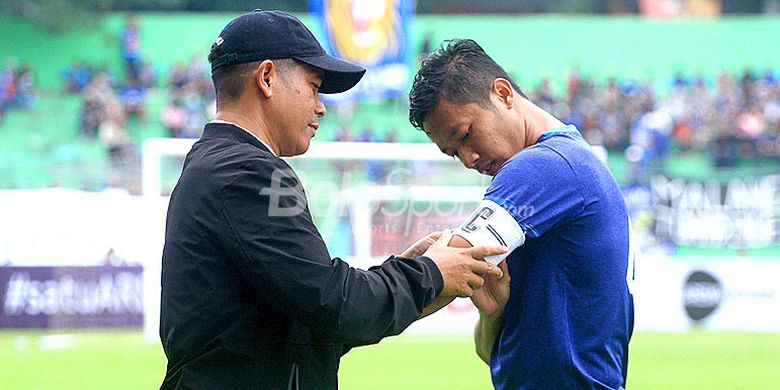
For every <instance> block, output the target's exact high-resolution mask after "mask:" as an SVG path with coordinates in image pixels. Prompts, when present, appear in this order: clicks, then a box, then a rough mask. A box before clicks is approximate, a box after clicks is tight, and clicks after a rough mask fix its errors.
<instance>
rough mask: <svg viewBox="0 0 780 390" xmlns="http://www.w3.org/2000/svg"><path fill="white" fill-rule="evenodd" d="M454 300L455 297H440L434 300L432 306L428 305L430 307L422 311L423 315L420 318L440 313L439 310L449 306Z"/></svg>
mask: <svg viewBox="0 0 780 390" xmlns="http://www.w3.org/2000/svg"><path fill="white" fill-rule="evenodd" d="M454 299H455V297H443V296H438V297H436V298H434V299H433V302H431V304H430V305H428V307H426V308H424V309H423V310H422V313H421V314H420V318H423V317H426V316H428V315H431V314H433V313H436V312H437V311H439V309H441V308H443V307H444V306H447V305H449V304H450V302H452V301H453V300H454Z"/></svg>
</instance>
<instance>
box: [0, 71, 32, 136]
mask: <svg viewBox="0 0 780 390" xmlns="http://www.w3.org/2000/svg"><path fill="white" fill-rule="evenodd" d="M36 93H37V90H36V87H35V75H34V74H33V71H32V67H31V66H30V65H29V64H21V65H20V64H19V63H18V62H17V61H16V59H14V58H8V59H6V61H5V64H4V65H3V67H2V68H0V123H2V121H3V117H4V116H5V111H6V110H8V109H11V108H20V109H30V108H32V107H33V105H34V104H35V95H36Z"/></svg>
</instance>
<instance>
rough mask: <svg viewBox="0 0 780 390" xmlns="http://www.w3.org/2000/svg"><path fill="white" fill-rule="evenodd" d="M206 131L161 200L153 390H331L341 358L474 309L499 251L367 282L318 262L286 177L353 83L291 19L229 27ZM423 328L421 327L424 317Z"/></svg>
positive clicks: (244, 20)
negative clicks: (446, 307) (327, 102)
mask: <svg viewBox="0 0 780 390" xmlns="http://www.w3.org/2000/svg"><path fill="white" fill-rule="evenodd" d="M209 61H210V62H211V71H212V78H213V80H214V85H215V88H216V92H217V119H216V120H215V121H212V122H210V123H208V124H206V126H205V129H204V131H203V135H202V137H201V138H200V140H198V141H197V142H196V143H195V145H194V146H193V147H192V150H191V151H190V152H189V154H188V155H187V158H186V160H185V163H184V170H183V172H182V175H181V177H180V179H179V182H178V184H177V185H176V188H175V189H174V191H173V193H172V194H171V200H170V206H169V208H168V219H167V226H166V234H165V249H164V251H163V260H162V262H163V264H162V304H161V321H160V337H161V339H162V344H163V348H164V350H165V354H166V356H167V357H168V367H167V372H166V375H165V379H164V381H163V384H162V386H161V388H163V389H249V388H251V389H334V388H336V387H337V370H338V364H339V359H340V357H341V356H342V355H343V354H344V353H345V352H346V351H348V350H349V348H351V347H354V346H358V345H365V344H372V343H376V342H378V341H379V340H380V339H381V338H383V337H386V336H390V335H395V334H398V333H400V332H401V331H403V329H405V328H406V327H407V326H408V325H409V324H410V323H411V322H412V321H414V320H415V319H417V318H419V316H420V314H421V313H422V311H423V309H424V308H426V307H429V309H428V311H430V310H432V309H431V308H435V307H439V305H437V304H436V303H435V302H434V299H436V300H437V302H438V301H442V300H447V299H446V297H448V296H470V295H471V294H472V293H473V291H474V290H475V289H478V288H479V287H480V286H481V285H482V283H483V282H484V277H485V276H487V275H496V276H498V275H501V270H500V269H498V268H497V267H496V266H494V265H492V264H490V263H487V262H484V261H482V259H483V258H484V257H485V256H489V255H494V254H498V253H502V252H504V251H505V249H504V248H500V247H499V248H495V247H477V248H470V249H457V248H450V247H448V246H447V244H448V243H449V241H450V238H451V236H452V234H451V232H445V233H443V234H441V236H440V237H439V236H438V235H435V234H432V235H429V236H428V237H426V238H425V239H423V240H420V241H418V242H417V243H415V244H414V245H413V246H412V247H411V248H409V249H407V251H405V252H404V253H403V254H402V256H398V257H396V256H391V257H390V258H389V259H387V260H386V261H385V262H384V263H383V264H382V265H380V266H377V267H373V268H371V269H370V270H368V271H364V270H359V269H354V268H350V267H349V265H348V264H346V263H345V262H343V261H342V260H340V259H338V258H336V259H331V258H330V255H329V254H328V250H327V248H326V246H325V243H324V242H323V240H322V238H321V237H320V235H319V233H318V232H317V229H316V227H315V226H314V224H313V222H312V218H311V215H310V214H309V210H308V207H307V206H306V197H305V194H304V192H303V189H302V187H301V184H300V182H299V180H298V178H297V176H296V175H295V173H294V172H293V171H292V169H291V168H290V167H289V166H288V165H287V164H286V163H285V162H284V161H283V160H282V159H280V158H279V156H295V155H299V154H302V153H304V152H306V150H307V149H308V147H309V142H310V140H311V138H312V137H313V136H314V135H315V133H316V131H317V127H318V123H317V121H318V118H319V117H322V116H323V115H325V106H324V105H323V104H322V102H321V101H320V98H319V93H337V92H342V91H346V90H348V89H350V88H351V87H353V86H354V85H355V84H356V83H357V82H358V81H359V80H360V78H361V77H362V76H363V73H364V72H365V70H364V69H362V68H360V67H358V66H355V65H352V64H350V63H347V62H344V61H342V60H339V59H336V58H333V57H331V56H329V55H327V54H326V53H325V51H324V50H323V49H322V47H321V46H320V44H319V43H318V42H317V40H316V38H314V36H313V35H312V33H311V32H310V31H309V30H308V29H307V28H306V26H304V25H303V24H302V23H301V21H300V20H298V19H297V18H295V17H294V16H292V15H290V14H287V13H284V12H279V11H260V10H256V11H255V12H251V13H247V14H244V15H241V16H239V17H237V18H235V19H233V20H232V21H231V22H230V23H229V24H228V25H227V26H226V27H225V28H224V29H223V30H222V32H221V34H220V36H219V38H217V40H216V42H215V43H214V44H213V45H212V48H211V53H210V54H209ZM426 312H427V311H426Z"/></svg>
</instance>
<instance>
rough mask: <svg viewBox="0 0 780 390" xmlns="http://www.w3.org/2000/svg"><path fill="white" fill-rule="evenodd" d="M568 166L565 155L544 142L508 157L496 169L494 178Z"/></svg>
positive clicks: (559, 169)
mask: <svg viewBox="0 0 780 390" xmlns="http://www.w3.org/2000/svg"><path fill="white" fill-rule="evenodd" d="M568 167H569V163H568V161H567V159H566V157H565V156H564V155H563V154H562V153H560V152H559V151H557V150H556V149H554V148H551V147H549V146H548V145H544V144H535V145H532V146H529V147H527V148H525V149H523V150H521V151H519V152H517V153H515V154H514V155H513V156H512V157H510V158H509V159H508V160H507V161H506V162H504V164H502V165H501V167H499V169H498V170H497V171H496V175H495V177H496V178H500V177H505V176H516V175H522V176H527V175H533V174H544V173H546V172H548V171H553V172H555V171H558V172H561V171H565V170H566V169H567V168H568Z"/></svg>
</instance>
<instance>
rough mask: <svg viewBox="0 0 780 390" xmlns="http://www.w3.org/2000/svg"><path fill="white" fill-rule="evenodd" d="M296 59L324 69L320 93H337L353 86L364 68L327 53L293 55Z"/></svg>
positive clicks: (360, 76)
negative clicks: (307, 55)
mask: <svg viewBox="0 0 780 390" xmlns="http://www.w3.org/2000/svg"><path fill="white" fill-rule="evenodd" d="M293 58H295V59H296V60H298V61H301V62H303V63H306V64H309V65H311V66H313V67H315V68H320V69H322V70H324V71H325V74H324V75H323V76H322V84H321V85H320V93H339V92H344V91H347V90H349V89H350V88H352V87H354V86H355V85H356V84H357V83H358V81H360V79H361V78H363V75H364V74H365V73H366V69H365V68H363V67H360V66H357V65H355V64H351V63H349V62H347V61H344V60H340V59H338V58H336V57H331V56H329V55H327V54H323V55H320V56H313V57H293Z"/></svg>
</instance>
